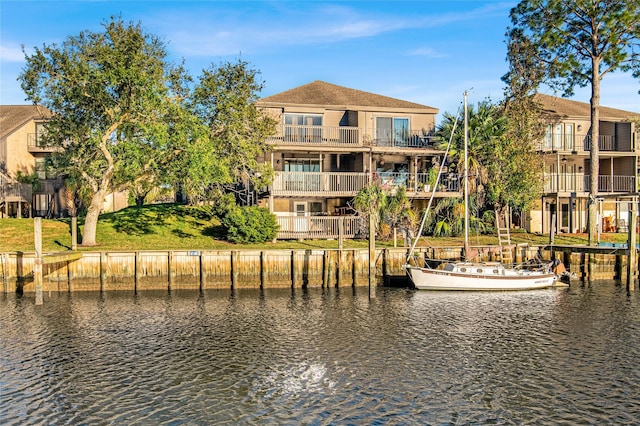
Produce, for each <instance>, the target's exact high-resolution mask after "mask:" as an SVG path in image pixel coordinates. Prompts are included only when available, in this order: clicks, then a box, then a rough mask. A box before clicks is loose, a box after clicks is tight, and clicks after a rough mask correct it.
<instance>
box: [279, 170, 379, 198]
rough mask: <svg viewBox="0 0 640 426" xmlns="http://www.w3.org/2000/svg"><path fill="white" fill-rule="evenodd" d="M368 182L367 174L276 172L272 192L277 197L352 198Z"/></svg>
mask: <svg viewBox="0 0 640 426" xmlns="http://www.w3.org/2000/svg"><path fill="white" fill-rule="evenodd" d="M368 181H369V174H368V173H357V172H352V173H331V172H329V173H323V172H277V173H276V177H275V179H274V181H273V187H272V192H273V194H274V195H278V196H327V195H331V196H334V197H353V196H355V195H356V194H357V193H358V191H360V190H361V189H362V188H364V187H365V185H366V184H367V182H368Z"/></svg>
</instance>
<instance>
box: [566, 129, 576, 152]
mask: <svg viewBox="0 0 640 426" xmlns="http://www.w3.org/2000/svg"><path fill="white" fill-rule="evenodd" d="M573 126H574V125H573V124H565V125H564V132H565V133H564V143H565V145H564V146H565V148H566V149H567V150H570V151H575V147H574V143H573V133H574V131H573Z"/></svg>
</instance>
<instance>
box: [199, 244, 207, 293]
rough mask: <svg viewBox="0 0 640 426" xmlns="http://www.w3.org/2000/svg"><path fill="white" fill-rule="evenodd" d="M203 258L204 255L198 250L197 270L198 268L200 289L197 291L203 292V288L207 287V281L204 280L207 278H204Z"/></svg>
mask: <svg viewBox="0 0 640 426" xmlns="http://www.w3.org/2000/svg"><path fill="white" fill-rule="evenodd" d="M203 257H204V253H203V251H202V250H200V258H199V261H200V266H199V268H200V288H199V290H200V291H202V290H204V288H205V287H206V285H207V280H206V278H207V277H206V271H205V270H204V259H203Z"/></svg>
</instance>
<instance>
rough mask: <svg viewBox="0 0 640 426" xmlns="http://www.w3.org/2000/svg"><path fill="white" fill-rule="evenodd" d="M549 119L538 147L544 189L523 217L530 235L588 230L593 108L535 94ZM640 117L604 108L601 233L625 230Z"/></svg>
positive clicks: (634, 191)
mask: <svg viewBox="0 0 640 426" xmlns="http://www.w3.org/2000/svg"><path fill="white" fill-rule="evenodd" d="M537 100H538V101H539V102H540V103H541V104H542V107H543V112H544V117H545V120H546V123H547V124H546V135H545V138H544V140H543V141H542V142H541V144H540V151H541V152H542V154H543V155H544V191H543V194H542V196H541V197H540V200H539V201H538V202H537V203H536V205H535V206H534V208H533V209H532V210H531V211H530V212H529V214H527V215H525V218H524V224H523V225H524V226H525V227H526V229H527V230H529V231H530V232H538V233H549V232H550V231H552V230H553V231H554V232H556V233H558V232H568V233H575V232H586V227H587V201H588V199H589V170H590V160H589V153H590V146H591V145H590V144H591V140H590V136H589V129H590V126H591V124H590V123H591V122H590V105H589V104H588V103H583V102H576V101H571V100H568V99H563V98H557V97H553V96H547V95H537ZM638 120H640V114H637V113H633V112H629V111H622V110H617V109H613V108H607V107H601V108H600V123H599V124H600V137H599V141H598V144H599V149H600V156H599V160H600V164H599V166H600V173H599V177H598V197H597V202H598V211H599V218H598V224H599V227H600V228H599V229H600V231H601V232H615V231H626V229H627V226H628V223H627V222H628V204H629V203H628V200H630V197H631V196H635V195H637V192H638V153H639V151H638V146H637V142H638Z"/></svg>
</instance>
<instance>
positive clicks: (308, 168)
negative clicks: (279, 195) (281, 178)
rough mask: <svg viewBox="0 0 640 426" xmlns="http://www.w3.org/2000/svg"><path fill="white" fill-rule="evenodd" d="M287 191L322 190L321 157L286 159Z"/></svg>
mask: <svg viewBox="0 0 640 426" xmlns="http://www.w3.org/2000/svg"><path fill="white" fill-rule="evenodd" d="M284 171H285V172H289V173H286V174H285V176H286V177H285V179H286V180H285V188H286V190H287V191H320V173H319V172H320V159H319V158H289V159H285V160H284Z"/></svg>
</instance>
